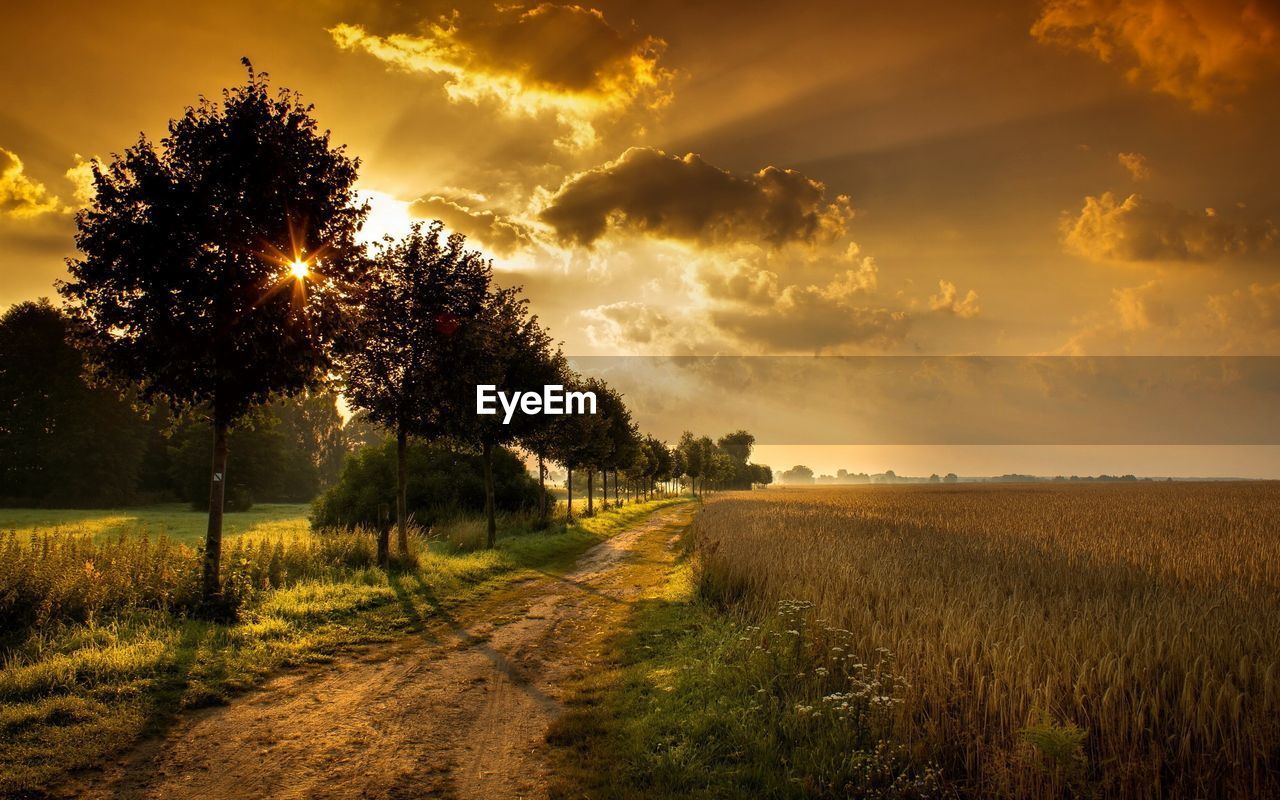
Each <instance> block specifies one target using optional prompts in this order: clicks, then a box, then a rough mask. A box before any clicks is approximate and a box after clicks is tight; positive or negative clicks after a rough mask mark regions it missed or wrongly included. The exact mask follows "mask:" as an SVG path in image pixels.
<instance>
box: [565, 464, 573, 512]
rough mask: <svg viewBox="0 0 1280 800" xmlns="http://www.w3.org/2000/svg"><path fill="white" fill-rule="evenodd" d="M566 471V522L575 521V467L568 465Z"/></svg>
mask: <svg viewBox="0 0 1280 800" xmlns="http://www.w3.org/2000/svg"><path fill="white" fill-rule="evenodd" d="M564 471H565V475H566V477H565V482H564V486H565V491H566V493H567V496H566V498H565V507H566V511H565V515H564V518H565V519H566V520H571V519H573V467H570V466H567V465H566V466H565V468H564Z"/></svg>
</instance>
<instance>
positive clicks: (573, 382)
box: [550, 376, 607, 519]
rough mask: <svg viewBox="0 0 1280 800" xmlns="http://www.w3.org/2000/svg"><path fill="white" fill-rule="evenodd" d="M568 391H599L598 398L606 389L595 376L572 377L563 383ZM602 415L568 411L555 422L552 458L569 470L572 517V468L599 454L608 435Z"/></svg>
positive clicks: (567, 478) (569, 516) (569, 503)
mask: <svg viewBox="0 0 1280 800" xmlns="http://www.w3.org/2000/svg"><path fill="white" fill-rule="evenodd" d="M564 388H565V391H575V392H586V391H592V392H596V395H597V398H598V397H599V395H600V394H601V393H602V392H604V391H605V389H606V388H607V387H606V386H605V384H604V382H602V381H600V380H598V379H596V378H587V379H585V380H584V379H582V378H581V377H578V376H572V377H571V379H570V380H569V381H568V382H566V383H565V385H564ZM606 430H607V429H606V427H605V425H604V422H603V420H602V418H601V417H600V416H599V415H597V414H565V415H563V416H560V417H556V418H555V421H554V423H553V436H552V437H551V438H552V445H551V448H550V453H551V457H552V458H554V459H555V460H556V461H559V462H560V463H561V464H562V465H563V466H564V468H565V471H566V473H567V476H566V479H565V487H566V489H567V491H568V498H567V506H568V509H567V516H568V518H569V519H573V471H574V470H575V469H578V468H579V467H581V466H585V465H586V464H588V463H590V462H591V461H592V460H593V459H595V458H596V457H597V454H598V453H599V450H600V447H601V438H602V437H604V436H605V434H606Z"/></svg>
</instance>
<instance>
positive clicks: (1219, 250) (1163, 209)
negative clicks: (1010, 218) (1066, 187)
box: [1062, 192, 1277, 261]
mask: <svg viewBox="0 0 1280 800" xmlns="http://www.w3.org/2000/svg"><path fill="white" fill-rule="evenodd" d="M1062 227H1063V244H1064V245H1065V247H1066V249H1067V251H1068V252H1070V253H1075V254H1076V255H1080V256H1084V257H1085V258H1088V259H1090V260H1093V261H1215V260H1219V259H1223V258H1228V257H1231V256H1239V255H1245V254H1249V253H1257V252H1263V251H1266V250H1269V249H1270V248H1271V247H1272V246H1273V245H1274V244H1275V243H1276V238H1277V230H1276V226H1275V225H1273V224H1272V223H1271V222H1269V221H1262V222H1239V221H1232V220H1228V219H1225V218H1223V217H1221V216H1219V215H1218V213H1217V212H1216V211H1215V210H1214V209H1212V208H1207V209H1205V210H1204V211H1203V212H1195V211H1187V210H1185V209H1181V208H1178V207H1176V206H1174V205H1172V204H1169V203H1164V202H1159V201H1154V200H1146V199H1144V198H1143V197H1142V196H1140V195H1137V194H1131V195H1129V196H1128V197H1127V198H1125V199H1124V201H1122V202H1117V200H1116V197H1115V195H1113V194H1112V193H1111V192H1105V193H1103V194H1102V196H1101V197H1093V196H1089V197H1086V198H1085V201H1084V208H1083V209H1081V211H1080V214H1079V216H1077V217H1070V216H1068V217H1066V218H1064V221H1063V226H1062Z"/></svg>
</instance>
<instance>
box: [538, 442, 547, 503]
mask: <svg viewBox="0 0 1280 800" xmlns="http://www.w3.org/2000/svg"><path fill="white" fill-rule="evenodd" d="M546 518H547V469H546V467H544V466H542V451H538V519H546Z"/></svg>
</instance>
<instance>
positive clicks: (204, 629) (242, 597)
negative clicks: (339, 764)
mask: <svg viewBox="0 0 1280 800" xmlns="http://www.w3.org/2000/svg"><path fill="white" fill-rule="evenodd" d="M675 502H684V501H683V500H681V499H678V498H672V499H664V500H654V501H651V502H648V503H640V504H634V505H628V506H624V507H622V508H618V509H612V510H609V511H606V512H603V513H598V514H597V515H596V516H594V517H591V518H579V519H577V520H575V521H574V522H573V523H572V524H565V523H564V521H563V520H557V521H556V522H555V523H553V524H552V525H551V526H550V527H549V528H546V529H544V530H534V529H533V527H534V526H533V525H532V523H531V521H530V520H527V519H523V518H517V517H508V518H505V519H502V520H500V531H499V533H500V537H501V538H500V539H499V542H498V547H497V548H496V549H495V550H477V549H475V545H477V544H478V543H479V542H482V541H483V532H484V524H483V520H476V519H458V520H455V521H453V522H450V523H446V524H443V525H439V526H437V527H436V528H435V529H433V530H432V531H431V535H430V536H426V535H424V534H423V532H421V531H419V532H416V533H415V535H414V536H413V537H412V538H411V542H412V554H411V556H410V558H409V559H407V560H400V561H399V562H398V563H397V564H395V565H394V568H393V569H392V570H391V571H390V572H387V571H383V570H381V569H379V568H378V567H377V566H376V548H375V542H374V538H373V535H372V534H371V533H370V532H368V531H355V532H338V531H311V530H310V529H309V528H308V526H307V523H306V520H305V517H304V516H303V512H304V511H305V507H301V506H290V507H281V506H277V507H267V508H265V509H263V511H262V512H261V513H259V514H257V515H254V514H244V515H241V514H230V515H228V517H227V519H228V523H229V524H231V525H238V526H240V527H239V535H237V536H235V537H234V538H232V539H231V540H230V541H228V542H227V544H226V545H225V546H226V550H225V551H224V555H223V564H224V581H225V584H226V587H227V592H228V593H234V594H235V595H236V602H237V603H238V604H239V614H238V618H237V619H236V621H234V622H228V623H217V622H209V621H205V620H201V619H196V618H194V617H192V616H190V615H189V614H188V613H187V611H188V604H189V603H190V602H192V601H193V599H194V598H195V596H196V594H198V583H199V581H198V573H199V563H198V560H197V558H196V552H195V550H194V549H193V548H192V547H191V546H190V545H189V544H188V542H189V541H190V540H189V539H187V538H184V537H185V536H186V535H189V533H188V534H184V532H189V531H191V530H194V529H195V528H197V527H199V525H200V524H201V521H202V520H203V519H204V517H203V515H201V514H198V513H195V512H184V511H179V510H178V509H177V508H176V507H175V508H167V507H165V508H161V509H150V510H145V509H144V510H137V511H134V510H130V511H128V512H121V513H111V514H108V513H103V514H100V515H94V514H89V513H83V514H76V513H72V514H69V515H66V516H56V515H54V516H48V515H50V514H51V512H45V511H19V512H6V513H7V514H9V516H8V517H7V518H8V519H10V520H12V521H13V524H12V525H11V526H10V532H8V533H5V534H3V535H0V615H3V616H4V620H5V625H4V628H5V635H4V638H3V640H2V641H0V655H2V657H3V658H2V661H0V796H5V797H8V796H25V795H31V796H37V795H38V794H39V793H40V792H41V791H42V789H43V787H46V786H48V785H49V784H50V783H51V782H56V781H57V780H59V779H60V778H61V777H62V776H64V775H66V774H67V772H68V771H70V770H74V769H76V768H79V767H85V766H91V765H94V764H99V763H101V762H102V761H103V759H104V758H109V757H110V756H111V755H112V754H113V753H115V752H118V751H119V750H121V749H122V748H125V747H128V746H129V745H130V744H131V743H133V742H134V741H136V740H138V738H139V737H141V736H143V735H146V734H148V733H153V732H157V731H160V730H163V729H164V728H165V727H166V726H167V725H169V724H170V723H171V722H172V721H173V719H174V718H175V717H176V715H178V714H179V713H181V712H182V710H183V709H187V708H194V707H199V706H204V705H209V704H212V703H219V702H224V701H225V700H226V698H228V697H229V696H230V695H232V694H234V693H235V692H237V691H240V690H242V689H244V688H247V687H249V686H252V685H254V684H256V683H258V682H260V681H261V680H263V679H264V678H265V677H267V676H268V675H270V674H271V673H272V672H274V671H276V670H279V669H280V668H282V667H287V666H291V665H299V664H306V663H312V662H317V661H325V660H328V659H331V658H332V657H333V656H334V655H335V654H336V653H338V652H340V651H342V650H344V649H346V648H350V647H353V646H357V645H362V644H368V643H372V642H378V641H387V640H390V639H392V638H394V637H396V636H399V635H403V634H404V633H405V632H406V631H408V630H413V629H414V628H415V627H416V626H419V625H421V624H422V623H423V621H424V620H428V619H430V618H432V617H433V616H436V615H439V614H441V613H443V612H445V611H447V609H449V608H452V607H455V606H459V605H461V604H464V603H465V602H467V600H468V599H472V598H475V597H477V596H478V595H479V594H481V593H486V592H489V591H491V590H494V589H497V588H500V587H502V586H505V585H509V584H511V583H512V582H514V581H518V580H520V579H522V578H524V577H527V576H529V575H532V574H535V573H534V572H532V571H534V570H536V571H548V570H550V571H555V570H559V569H563V568H566V567H567V566H568V565H570V564H571V563H572V561H573V560H574V559H575V558H576V557H577V555H579V554H580V553H582V552H583V551H584V550H585V549H586V548H588V547H590V546H591V545H592V544H595V543H596V542H599V541H601V540H602V539H604V538H606V537H608V536H610V535H612V534H614V533H617V532H619V531H621V530H624V529H626V528H627V527H628V526H629V525H631V524H634V523H635V522H636V521H638V520H640V519H642V518H643V517H645V516H647V515H648V514H650V513H651V512H652V511H654V510H656V509H657V508H660V507H663V506H664V505H669V504H671V503H675ZM125 517H129V518H130V519H131V520H132V521H130V522H120V521H119V520H122V519H124V518H125ZM42 519H52V520H53V521H52V522H50V523H48V524H47V526H44V525H39V524H37V523H38V521H39V520H42ZM20 520H21V521H25V524H26V526H27V527H23V528H20V527H19V524H18V521H20ZM113 520H115V521H113ZM115 525H123V526H125V527H122V528H117V529H115V530H108V528H109V527H110V526H115ZM153 526H154V527H153Z"/></svg>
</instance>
